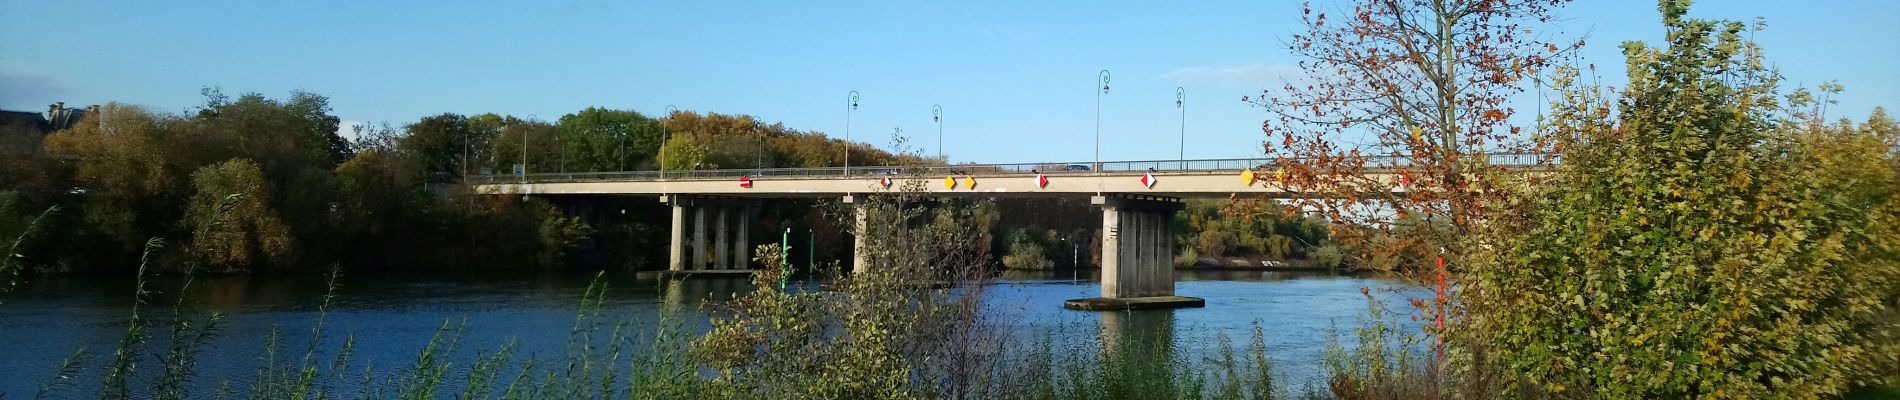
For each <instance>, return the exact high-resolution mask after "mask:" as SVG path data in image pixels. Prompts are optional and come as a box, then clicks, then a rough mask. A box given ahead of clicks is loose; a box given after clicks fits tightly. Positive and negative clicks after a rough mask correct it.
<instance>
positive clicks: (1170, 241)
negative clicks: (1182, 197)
mask: <svg viewBox="0 0 1900 400" xmlns="http://www.w3.org/2000/svg"><path fill="white" fill-rule="evenodd" d="M1155 217H1156V218H1159V219H1160V221H1159V222H1157V223H1156V224H1155V237H1159V238H1161V244H1160V245H1157V246H1156V247H1155V248H1157V249H1160V250H1161V262H1160V263H1157V264H1155V265H1157V266H1159V268H1160V269H1161V270H1160V274H1161V277H1160V279H1158V280H1157V282H1156V285H1155V295H1156V296H1173V295H1174V255H1175V252H1174V213H1156V214H1155Z"/></svg>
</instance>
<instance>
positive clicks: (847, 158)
mask: <svg viewBox="0 0 1900 400" xmlns="http://www.w3.org/2000/svg"><path fill="white" fill-rule="evenodd" d="M850 97H851V108H847V109H845V110H844V175H845V176H851V111H852V110H857V109H858V91H856V90H853V91H851V96H850Z"/></svg>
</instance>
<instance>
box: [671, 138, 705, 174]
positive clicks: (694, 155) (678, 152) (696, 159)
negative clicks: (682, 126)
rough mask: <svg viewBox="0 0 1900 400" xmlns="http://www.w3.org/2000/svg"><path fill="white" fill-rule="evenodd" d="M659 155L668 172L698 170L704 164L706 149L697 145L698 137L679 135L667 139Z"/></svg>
mask: <svg viewBox="0 0 1900 400" xmlns="http://www.w3.org/2000/svg"><path fill="white" fill-rule="evenodd" d="M660 154H662V155H663V156H662V157H661V158H663V159H665V160H666V170H668V171H679V170H694V169H699V167H700V166H701V165H704V164H705V163H706V147H705V146H703V145H700V144H699V138H698V135H694V134H691V133H679V134H675V135H673V137H672V138H670V139H667V141H666V146H664V147H661V148H660Z"/></svg>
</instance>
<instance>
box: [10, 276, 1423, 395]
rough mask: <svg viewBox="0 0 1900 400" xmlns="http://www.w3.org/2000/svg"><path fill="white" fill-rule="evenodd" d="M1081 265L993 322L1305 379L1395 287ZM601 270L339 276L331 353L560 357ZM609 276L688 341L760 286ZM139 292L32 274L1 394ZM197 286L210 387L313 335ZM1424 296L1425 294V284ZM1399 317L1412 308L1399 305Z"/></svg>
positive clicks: (251, 296)
mask: <svg viewBox="0 0 1900 400" xmlns="http://www.w3.org/2000/svg"><path fill="white" fill-rule="evenodd" d="M1080 272H1081V273H1080V274H1076V273H1075V272H1073V271H1010V272H1006V273H1004V274H1003V275H1002V277H1001V279H1000V280H999V282H998V283H996V284H993V285H990V286H988V288H987V289H986V290H985V292H986V296H987V300H986V302H985V308H984V311H983V313H984V318H985V319H986V320H993V321H1000V322H1002V323H1004V324H1006V326H1007V329H1006V330H1007V331H1008V332H1011V333H1012V334H1018V335H1023V338H1024V339H1026V340H1018V341H1016V343H1033V342H1034V341H1035V340H1039V339H1041V338H1043V337H1048V338H1052V339H1054V340H1056V342H1057V343H1056V344H1055V346H1054V348H1055V349H1057V351H1058V352H1067V351H1100V352H1102V353H1101V354H1099V355H1100V356H1112V355H1115V354H1129V353H1128V352H1130V351H1133V350H1141V349H1147V348H1152V349H1156V350H1159V351H1165V352H1167V353H1164V354H1166V355H1170V356H1180V357H1203V356H1211V355H1212V353H1211V352H1212V351H1213V350H1212V349H1214V348H1215V347H1216V345H1217V343H1218V340H1219V339H1218V338H1219V336H1220V335H1223V334H1224V335H1228V336H1229V337H1230V338H1233V339H1235V341H1236V342H1243V341H1244V339H1243V338H1244V337H1246V336H1247V335H1250V334H1251V329H1252V324H1253V323H1254V322H1255V321H1260V322H1262V325H1263V331H1264V332H1265V334H1266V341H1267V345H1268V356H1269V357H1271V358H1272V359H1273V360H1274V361H1275V362H1276V366H1275V370H1276V371H1280V373H1282V374H1285V375H1289V376H1290V378H1291V379H1292V381H1295V382H1298V381H1302V380H1305V379H1308V378H1311V377H1316V376H1318V374H1319V372H1318V368H1319V367H1318V365H1319V359H1320V354H1321V349H1322V347H1323V344H1324V343H1325V340H1326V336H1327V332H1329V330H1331V329H1333V328H1342V329H1350V327H1351V325H1352V324H1354V323H1355V322H1356V319H1357V318H1358V317H1359V316H1361V315H1364V314H1365V311H1366V301H1365V298H1364V297H1363V296H1362V295H1361V294H1360V289H1361V288H1364V287H1369V286H1371V287H1383V286H1391V285H1395V284H1398V283H1396V282H1391V281H1383V280H1378V279H1372V278H1365V277H1350V276H1347V277H1340V276H1331V275H1324V274H1313V273H1287V272H1267V271H1178V272H1177V273H1176V279H1177V281H1178V282H1179V284H1178V285H1177V288H1176V291H1177V292H1178V293H1181V294H1182V295H1186V296H1196V297H1202V298H1205V299H1207V307H1206V308H1201V309H1182V310H1173V311H1166V310H1163V311H1136V312H1080V311H1072V310H1066V309H1063V308H1062V307H1061V303H1062V301H1063V300H1067V299H1073V298H1082V297H1092V296H1095V295H1097V294H1099V292H1100V290H1101V289H1100V286H1098V285H1096V284H1095V283H1094V281H1095V280H1096V279H1099V278H1098V277H1097V274H1095V273H1094V271H1080ZM594 277H595V276H594V275H593V274H588V273H464V274H418V275H394V274H382V275H367V274H363V275H352V274H348V273H345V274H344V275H343V277H342V278H341V280H340V284H339V287H338V289H337V291H336V293H335V294H336V297H335V300H334V301H333V304H332V305H331V307H330V311H329V312H330V314H329V315H328V317H327V318H328V319H327V320H326V327H327V329H330V331H331V332H333V333H334V334H335V335H336V336H335V337H331V338H329V342H326V343H327V344H326V345H330V346H335V345H338V344H340V341H341V340H342V335H344V334H354V335H356V336H357V337H358V338H359V339H361V340H362V341H361V342H360V344H359V347H358V348H357V349H356V354H357V359H358V360H359V361H362V362H365V363H373V364H375V365H377V366H389V365H409V364H413V363H414V361H415V360H414V358H415V355H416V354H417V352H418V351H419V350H420V349H421V347H422V346H423V345H424V344H425V343H427V341H428V340H429V338H430V337H431V336H432V335H434V334H435V332H436V329H437V328H438V327H440V326H441V325H442V324H443V323H444V322H445V321H454V322H458V323H459V322H460V321H464V320H465V321H467V324H468V327H469V328H468V331H467V332H466V334H465V336H466V339H465V344H464V346H463V348H464V349H466V350H467V352H468V353H469V354H463V355H471V356H472V354H473V353H474V352H476V351H484V350H492V349H495V348H498V347H500V346H503V345H506V344H508V343H509V339H510V338H516V339H519V342H518V343H517V344H516V345H517V346H518V349H519V352H520V353H521V354H524V355H529V354H540V355H558V354H561V353H562V352H563V349H564V348H565V347H564V346H565V344H566V343H565V341H566V339H567V337H568V335H569V333H570V330H571V329H572V327H573V326H574V318H575V310H576V307H578V305H579V304H580V301H581V296H582V294H583V293H585V292H586V291H587V288H588V284H589V283H590V282H591V281H593V279H594ZM1078 277H1079V278H1080V279H1079V280H1078V279H1077V278H1078ZM603 279H605V280H606V282H607V283H608V285H609V286H608V289H607V291H606V292H605V293H604V294H603V298H604V299H605V304H603V307H605V309H607V310H612V315H614V316H615V317H617V318H623V319H625V320H627V321H629V322H632V323H634V324H635V326H652V325H650V324H651V323H653V322H655V321H658V320H659V319H660V315H662V313H665V312H675V313H677V314H676V315H677V316H679V318H678V320H679V321H681V323H683V324H684V325H685V327H686V329H688V330H690V331H695V332H697V331H703V330H705V329H709V323H708V321H709V319H710V318H711V316H710V315H709V314H708V313H707V311H706V310H707V308H706V307H704V305H705V304H706V302H707V301H709V300H723V299H729V298H732V297H733V296H735V295H738V294H742V293H745V292H746V291H748V290H751V283H750V281H749V280H748V279H745V278H718V279H712V278H704V279H687V280H680V281H669V280H666V279H660V278H659V277H658V276H657V275H656V274H652V273H645V274H610V275H608V276H606V277H604V278H603ZM182 284H183V280H182V279H180V278H177V277H159V278H155V279H153V280H152V281H151V282H149V283H148V289H150V290H152V291H154V292H155V293H156V294H155V295H154V296H153V297H152V298H151V299H148V301H147V303H146V304H147V306H146V308H145V310H146V311H145V312H146V313H147V315H157V316H160V317H161V318H169V315H170V312H169V311H170V310H169V307H170V305H171V304H173V302H174V300H175V299H177V296H178V295H179V291H178V290H177V289H178V288H179V287H180V286H181V285H182ZM794 285H798V288H799V290H816V287H815V285H814V284H811V283H799V282H794ZM132 286H133V280H132V279H130V278H129V277H89V276H51V277H31V279H30V280H29V281H28V284H27V285H26V286H23V287H22V288H21V289H22V290H21V291H19V292H16V293H15V294H13V295H9V296H8V297H7V298H6V299H5V302H4V304H0V343H8V347H7V348H6V351H0V394H6V397H25V396H27V395H30V394H31V393H32V392H33V390H36V389H37V388H38V385H39V384H40V383H41V382H42V381H44V380H45V379H46V377H47V376H48V374H50V371H51V370H52V368H54V367H55V366H57V365H58V363H59V362H60V360H61V359H62V358H64V357H66V356H67V355H69V354H72V352H73V351H74V350H75V349H78V348H82V347H83V348H85V349H87V351H88V352H90V353H92V354H109V353H110V351H111V350H112V349H114V348H116V346H117V341H118V340H119V339H120V337H121V336H122V335H123V333H124V329H125V322H126V317H127V314H128V311H129V310H130V306H131V304H132V296H131V293H132ZM191 287H192V289H191V291H190V292H189V293H188V297H187V298H188V299H189V300H190V301H187V302H186V304H187V305H189V306H191V307H193V308H194V309H196V310H199V311H219V312H224V313H226V314H227V317H226V319H225V320H224V325H223V328H222V330H221V332H220V334H219V335H218V336H217V337H215V338H214V339H213V341H212V342H211V343H209V344H208V345H207V347H206V348H205V351H204V352H203V354H202V355H201V356H200V357H201V359H200V360H199V364H200V365H201V366H203V367H204V370H203V371H200V372H202V373H203V374H202V376H203V377H201V378H200V381H203V382H205V383H206V385H215V384H216V383H217V382H218V381H219V380H220V379H224V378H243V377H247V376H249V374H251V373H254V372H255V371H254V370H253V369H251V368H253V367H254V366H255V365H256V362H257V357H258V355H259V354H262V350H263V349H262V340H261V338H263V337H267V336H269V335H270V333H271V332H272V331H273V330H277V329H281V330H282V332H283V334H284V337H283V340H284V341H285V342H286V343H302V341H303V340H306V338H305V337H304V336H301V335H304V334H305V333H306V332H307V328H308V327H309V326H310V324H311V323H312V322H313V321H315V319H316V312H317V309H318V308H319V306H320V305H321V303H322V301H323V298H324V293H325V292H326V290H327V287H328V282H326V281H325V280H324V279H323V278H322V277H314V276H312V277H287V276H269V277H247V276H229V277H210V278H200V279H199V280H197V281H195V282H193V284H192V286H191ZM1375 293H1379V292H1378V291H1375ZM1421 293H1422V294H1421V295H1429V291H1425V292H1421ZM1389 300H1391V301H1388V302H1389V303H1390V304H1404V302H1403V301H1402V300H1397V299H1389ZM1394 312H1395V313H1397V314H1398V315H1404V314H1403V313H1404V312H1406V311H1405V310H1394ZM1400 329H1405V328H1400ZM157 331H164V330H163V329H159V330H157ZM155 340H162V339H155ZM154 343H162V341H155V342H154ZM1152 344H1163V345H1161V346H1152ZM1167 344H1172V345H1171V346H1169V345H1167ZM1098 346H1099V347H1098ZM1056 356H1057V357H1062V356H1064V354H1062V353H1058V354H1056ZM379 369H380V368H379ZM87 381H88V382H92V383H90V384H96V383H97V382H99V381H100V380H98V379H87ZM81 392H83V391H81ZM201 393H208V391H201Z"/></svg>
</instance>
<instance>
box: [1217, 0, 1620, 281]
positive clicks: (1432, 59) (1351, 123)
mask: <svg viewBox="0 0 1900 400" xmlns="http://www.w3.org/2000/svg"><path fill="white" fill-rule="evenodd" d="M1567 3H1569V0H1529V1H1512V0H1359V1H1354V2H1352V9H1351V10H1349V11H1348V12H1345V13H1344V14H1345V18H1328V16H1329V15H1328V12H1327V11H1328V10H1326V9H1324V8H1315V7H1313V6H1312V5H1311V4H1305V5H1302V7H1301V17H1300V19H1301V21H1302V22H1304V23H1305V25H1306V28H1307V29H1306V32H1305V33H1303V34H1298V35H1294V36H1293V38H1292V40H1291V41H1289V42H1288V43H1287V45H1288V48H1289V50H1291V51H1293V52H1294V53H1295V54H1299V55H1301V56H1304V57H1305V58H1307V59H1308V60H1306V61H1301V62H1300V68H1301V70H1302V71H1304V72H1305V76H1304V77H1302V78H1301V79H1300V80H1297V81H1292V82H1288V83H1286V84H1284V85H1283V86H1282V87H1281V88H1280V89H1279V90H1277V91H1275V90H1268V91H1264V92H1263V93H1262V94H1261V95H1260V96H1258V97H1253V98H1243V101H1250V102H1251V103H1252V104H1253V105H1255V106H1258V107H1260V108H1262V109H1264V110H1266V111H1267V112H1268V113H1269V114H1270V115H1271V118H1270V119H1269V120H1267V121H1266V122H1265V123H1263V124H1262V128H1263V130H1264V131H1265V133H1266V134H1267V136H1268V138H1269V140H1268V141H1267V144H1266V151H1267V154H1269V155H1272V156H1273V157H1274V158H1275V162H1274V164H1275V165H1276V166H1275V167H1269V168H1268V170H1265V171H1258V172H1260V173H1261V175H1260V176H1264V177H1269V178H1268V180H1269V181H1270V182H1269V183H1268V184H1270V185H1279V186H1282V187H1286V188H1289V189H1291V190H1296V191H1302V192H1308V193H1310V194H1311V195H1309V196H1298V197H1295V200H1294V201H1295V202H1296V203H1297V205H1298V206H1299V207H1298V208H1308V209H1315V210H1319V211H1321V212H1324V213H1326V214H1328V216H1330V217H1332V218H1333V219H1334V220H1336V221H1340V222H1347V223H1356V224H1361V225H1367V226H1387V225H1389V224H1390V223H1391V219H1392V218H1393V217H1395V216H1397V217H1403V216H1406V215H1412V214H1422V215H1430V216H1435V218H1443V219H1448V220H1450V221H1451V222H1452V224H1451V226H1452V227H1453V228H1454V229H1453V230H1452V231H1450V232H1442V233H1440V235H1438V236H1439V237H1434V238H1428V239H1429V240H1432V241H1434V242H1436V243H1437V244H1440V245H1441V246H1444V247H1447V250H1448V251H1450V252H1451V253H1452V256H1453V257H1454V258H1455V257H1457V254H1458V253H1460V252H1461V250H1460V248H1459V247H1458V245H1457V243H1455V240H1454V239H1455V238H1458V237H1461V236H1463V233H1464V232H1466V231H1469V230H1470V229H1471V228H1472V227H1473V226H1475V225H1476V224H1477V223H1478V221H1477V219H1478V217H1479V216H1481V215H1483V211H1484V204H1486V203H1487V202H1490V201H1492V200H1495V199H1496V196H1495V194H1497V193H1499V191H1497V190H1488V189H1490V188H1495V187H1497V186H1498V185H1499V184H1498V183H1497V182H1495V180H1496V179H1498V178H1497V176H1498V175H1501V174H1503V173H1504V172H1505V171H1503V170H1502V169H1501V168H1499V167H1495V166H1492V165H1490V164H1489V163H1488V162H1487V157H1486V153H1488V152H1541V149H1540V147H1539V143H1538V142H1537V141H1534V140H1528V139H1529V138H1527V137H1525V136H1526V135H1525V134H1524V133H1523V132H1522V131H1521V130H1520V129H1519V128H1518V127H1515V126H1511V125H1510V119H1511V118H1512V116H1514V115H1516V114H1517V110H1515V109H1512V108H1511V107H1509V105H1508V103H1509V102H1510V100H1511V99H1512V98H1513V97H1514V96H1516V95H1517V94H1519V93H1521V92H1523V91H1524V89H1525V84H1526V83H1527V79H1537V78H1536V77H1537V76H1538V75H1539V74H1540V72H1541V71H1543V70H1545V69H1546V68H1548V67H1550V66H1552V65H1556V64H1557V63H1559V62H1560V61H1562V60H1563V59H1565V58H1567V57H1568V56H1569V55H1570V54H1571V53H1572V50H1575V49H1577V48H1579V47H1581V46H1582V45H1583V42H1582V41H1581V40H1579V41H1575V42H1560V41H1558V40H1557V39H1554V35H1552V33H1554V32H1555V30H1554V29H1548V28H1552V27H1551V26H1550V24H1549V22H1550V21H1551V19H1552V18H1553V17H1554V13H1555V10H1556V9H1557V8H1559V7H1561V6H1563V5H1564V4H1567ZM1334 16H1337V14H1334ZM1385 168H1393V169H1395V170H1396V172H1398V173H1399V174H1400V175H1403V176H1405V177H1406V178H1405V179H1406V180H1407V181H1408V182H1407V183H1408V185H1407V188H1406V189H1407V190H1406V192H1407V193H1406V195H1404V196H1400V195H1396V194H1394V193H1393V191H1392V190H1391V189H1392V188H1393V186H1394V185H1395V184H1396V182H1387V181H1381V180H1377V179H1372V178H1370V177H1368V176H1367V175H1365V174H1364V173H1365V172H1367V171H1370V170H1378V169H1385ZM1350 232H1352V231H1342V232H1341V233H1342V234H1345V233H1350ZM1341 239H1342V240H1345V241H1360V242H1363V241H1365V240H1366V238H1365V237H1363V236H1358V235H1355V236H1348V237H1342V238H1341ZM1355 256H1356V257H1357V258H1362V259H1363V258H1366V257H1369V256H1370V255H1355ZM1414 261H1415V262H1417V263H1422V260H1414ZM1408 264H1409V263H1408Z"/></svg>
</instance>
